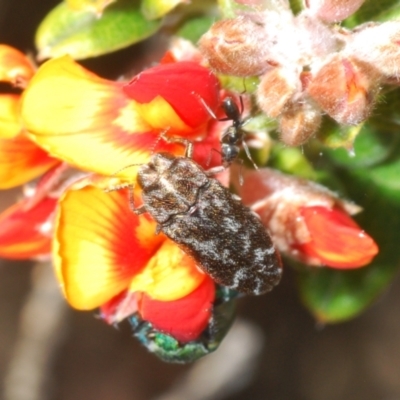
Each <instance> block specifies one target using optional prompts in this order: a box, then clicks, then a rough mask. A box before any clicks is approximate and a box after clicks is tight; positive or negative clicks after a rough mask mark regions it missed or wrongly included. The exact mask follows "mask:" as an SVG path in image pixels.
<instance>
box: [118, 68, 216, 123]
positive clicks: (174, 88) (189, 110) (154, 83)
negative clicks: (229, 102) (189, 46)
mask: <svg viewBox="0 0 400 400" xmlns="http://www.w3.org/2000/svg"><path fill="white" fill-rule="evenodd" d="M123 89H124V91H125V93H126V94H127V95H128V96H129V97H130V98H132V99H134V100H135V101H137V102H138V103H142V104H143V103H150V102H151V101H153V100H154V99H155V98H156V97H157V96H161V97H162V98H164V99H165V100H166V101H167V102H168V103H169V104H170V105H171V106H172V108H173V109H174V110H175V112H176V113H177V114H178V115H179V117H180V118H181V119H182V121H184V122H185V123H186V124H187V125H188V126H190V127H192V128H198V127H200V126H201V125H203V124H204V123H205V122H207V121H208V120H209V119H210V117H211V116H210V114H209V112H208V111H207V109H206V108H205V107H204V105H203V104H202V102H201V100H200V98H201V99H203V101H204V102H205V103H206V104H207V105H208V106H209V107H210V108H211V109H212V110H216V108H217V106H218V104H219V83H218V79H217V78H216V76H215V75H214V74H213V73H212V72H211V71H210V70H208V69H207V68H204V67H202V66H201V65H199V64H197V63H195V62H188V61H185V62H177V63H174V64H162V65H158V66H157V67H154V68H151V69H148V70H146V71H143V72H141V73H140V74H139V75H137V76H135V77H134V78H133V79H132V81H131V82H130V83H129V84H128V85H126V86H124V88H123Z"/></svg>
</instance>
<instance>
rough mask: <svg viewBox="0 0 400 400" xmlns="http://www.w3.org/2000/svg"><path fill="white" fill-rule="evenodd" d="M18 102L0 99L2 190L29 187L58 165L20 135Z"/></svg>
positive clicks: (11, 96) (11, 97)
mask: <svg viewBox="0 0 400 400" xmlns="http://www.w3.org/2000/svg"><path fill="white" fill-rule="evenodd" d="M0 47H1V46H0ZM19 100H20V97H19V96H17V95H14V94H8V95H0V189H8V188H11V187H15V186H19V185H21V184H23V183H26V182H28V181H30V180H31V179H34V178H36V177H38V176H39V175H41V174H43V173H44V172H46V171H47V170H49V169H50V168H51V167H53V166H54V165H56V164H57V163H58V160H55V159H53V158H50V157H49V156H48V154H47V153H46V152H45V151H44V150H42V149H41V148H39V147H38V146H37V145H36V144H35V143H33V142H32V141H31V140H29V139H28V138H27V137H26V136H25V135H24V134H22V133H21V125H20V121H19Z"/></svg>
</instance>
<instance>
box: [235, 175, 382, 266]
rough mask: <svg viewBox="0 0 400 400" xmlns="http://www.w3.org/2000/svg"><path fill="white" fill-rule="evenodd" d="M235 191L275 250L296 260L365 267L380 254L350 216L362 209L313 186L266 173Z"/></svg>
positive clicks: (245, 181)
mask: <svg viewBox="0 0 400 400" xmlns="http://www.w3.org/2000/svg"><path fill="white" fill-rule="evenodd" d="M237 189H238V191H239V192H240V194H241V196H242V200H243V202H244V203H245V204H247V205H249V206H250V207H251V208H252V209H253V210H254V211H255V212H257V213H258V214H259V215H260V217H261V219H262V222H263V223H264V225H265V226H266V227H267V228H268V230H269V232H270V234H271V236H272V239H273V242H274V244H275V245H276V247H277V248H278V249H279V250H280V251H281V252H282V253H285V254H287V255H289V256H290V257H292V258H295V259H297V260H298V261H301V262H304V263H306V264H309V265H315V266H327V267H332V268H342V269H351V268H359V267H363V266H365V265H367V264H369V263H370V262H371V261H372V259H373V258H374V257H375V256H376V254H377V253H378V251H379V249H378V246H377V245H376V243H375V242H374V240H373V239H372V238H371V237H370V236H368V235H367V234H366V233H365V231H363V230H362V229H361V228H360V227H359V226H358V225H357V224H356V223H355V222H354V221H353V220H352V219H351V218H350V216H349V214H350V215H351V214H355V213H357V212H359V211H360V208H359V207H358V206H356V205H355V204H353V203H349V202H346V201H344V200H341V199H339V198H338V197H337V196H336V194H334V193H333V192H330V191H329V190H328V189H326V188H325V187H323V186H320V185H318V184H316V183H314V182H310V181H306V180H304V179H300V178H297V177H294V176H289V175H284V174H282V173H280V172H278V171H275V170H272V169H269V168H264V169H261V170H259V171H253V172H248V173H246V174H245V180H244V184H243V186H240V185H237Z"/></svg>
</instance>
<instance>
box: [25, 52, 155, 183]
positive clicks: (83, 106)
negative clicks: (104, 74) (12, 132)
mask: <svg viewBox="0 0 400 400" xmlns="http://www.w3.org/2000/svg"><path fill="white" fill-rule="evenodd" d="M121 85H122V84H120V83H117V82H113V81H108V80H106V79H102V78H100V77H98V76H96V75H95V74H93V73H91V72H89V71H87V70H85V69H84V68H83V67H81V66H80V65H79V64H77V63H75V62H74V61H73V60H72V59H71V58H70V57H67V56H66V57H61V58H58V59H54V60H50V61H48V62H46V63H45V64H43V66H42V67H41V68H40V69H39V70H38V72H37V74H36V75H35V76H34V78H33V79H32V80H31V82H30V84H29V86H28V88H27V89H26V90H25V92H24V94H23V99H22V112H21V114H22V119H23V122H24V124H25V127H26V128H27V130H28V131H29V133H30V134H31V137H32V139H33V140H35V141H36V142H37V143H38V144H40V146H41V147H43V148H45V149H46V150H48V151H49V153H50V154H52V155H54V156H56V157H58V158H61V159H62V160H64V161H66V162H68V163H70V164H73V165H75V166H77V167H80V168H81V169H85V170H90V171H94V172H98V173H100V174H103V175H110V174H113V173H115V172H116V171H118V170H120V169H122V168H124V167H125V166H127V165H130V164H133V163H137V164H141V163H145V162H147V161H148V159H149V156H150V153H151V150H152V148H153V147H154V145H155V143H156V141H157V138H158V136H159V134H158V132H154V130H152V127H151V126H149V125H148V124H147V123H146V122H145V121H144V120H143V119H142V117H141V116H140V114H139V113H138V111H137V109H136V103H135V102H134V101H133V100H129V99H128V98H127V96H126V95H125V94H124V93H123V91H122V89H121ZM124 174H125V176H127V177H131V176H132V174H133V171H132V169H131V170H130V171H129V170H127V171H124V172H123V173H121V174H120V176H124Z"/></svg>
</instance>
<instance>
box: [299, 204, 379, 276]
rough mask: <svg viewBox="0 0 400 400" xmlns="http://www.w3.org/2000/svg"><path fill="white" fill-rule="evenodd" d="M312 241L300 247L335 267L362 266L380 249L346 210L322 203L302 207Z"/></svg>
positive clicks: (301, 210) (307, 253) (322, 261)
mask: <svg viewBox="0 0 400 400" xmlns="http://www.w3.org/2000/svg"><path fill="white" fill-rule="evenodd" d="M300 213H301V215H302V217H303V218H304V221H305V223H306V225H307V228H308V230H309V232H310V235H311V238H312V239H311V241H310V242H308V243H305V244H303V245H299V246H296V248H297V249H298V250H299V251H301V252H302V253H305V254H306V255H308V256H310V257H315V258H317V259H319V260H320V261H321V263H322V264H325V265H327V266H330V267H334V268H343V269H350V268H359V267H362V266H364V265H366V264H369V263H370V262H371V260H372V259H373V257H374V256H376V254H377V253H378V251H379V249H378V246H377V245H376V243H375V242H374V240H373V239H372V238H371V237H370V236H368V235H367V234H366V233H365V232H364V231H363V230H362V229H361V228H360V227H359V226H358V225H357V224H356V223H355V222H354V221H353V220H352V219H351V218H350V217H349V216H348V215H347V214H346V213H345V212H344V211H343V210H341V209H340V208H338V207H335V208H333V209H328V208H325V207H321V206H315V207H301V208H300Z"/></svg>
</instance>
